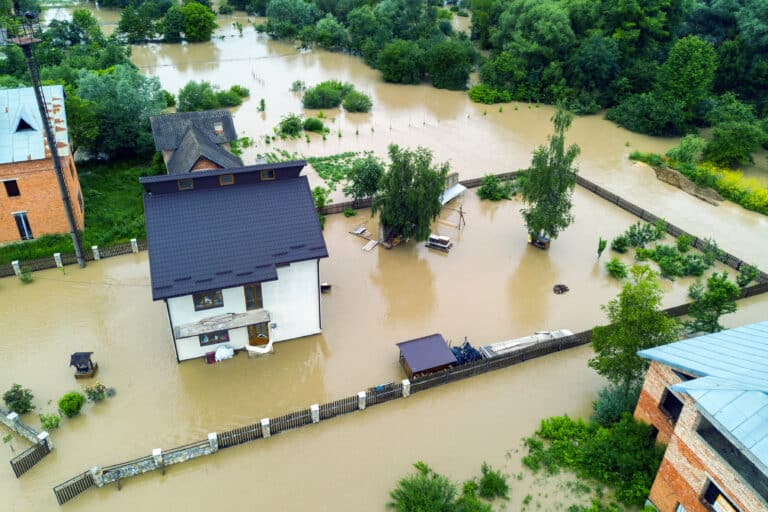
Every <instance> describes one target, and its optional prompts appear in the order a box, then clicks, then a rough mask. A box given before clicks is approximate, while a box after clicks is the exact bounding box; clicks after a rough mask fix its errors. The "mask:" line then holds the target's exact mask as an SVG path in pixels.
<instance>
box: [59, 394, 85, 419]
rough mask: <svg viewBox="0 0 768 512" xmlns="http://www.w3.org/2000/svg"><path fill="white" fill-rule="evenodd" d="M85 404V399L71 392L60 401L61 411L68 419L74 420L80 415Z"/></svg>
mask: <svg viewBox="0 0 768 512" xmlns="http://www.w3.org/2000/svg"><path fill="white" fill-rule="evenodd" d="M84 403H85V397H84V396H83V394H82V393H78V392H77V391H70V392H69V393H66V394H65V395H64V396H62V397H61V398H60V399H59V410H60V411H61V413H62V414H63V415H64V416H66V417H67V418H74V417H75V416H77V415H78V414H80V409H81V408H82V407H83V404H84Z"/></svg>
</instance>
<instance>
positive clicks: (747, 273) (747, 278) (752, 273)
mask: <svg viewBox="0 0 768 512" xmlns="http://www.w3.org/2000/svg"><path fill="white" fill-rule="evenodd" d="M757 275H758V270H757V267H755V266H753V265H742V266H741V267H740V268H739V274H738V275H737V276H736V284H738V285H739V288H744V287H745V286H747V285H748V284H749V283H751V282H752V281H754V280H755V279H757Z"/></svg>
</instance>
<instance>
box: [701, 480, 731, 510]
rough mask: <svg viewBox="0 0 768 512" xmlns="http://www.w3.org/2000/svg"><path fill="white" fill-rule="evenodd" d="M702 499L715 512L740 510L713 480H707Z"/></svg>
mask: <svg viewBox="0 0 768 512" xmlns="http://www.w3.org/2000/svg"><path fill="white" fill-rule="evenodd" d="M701 499H702V501H704V502H706V503H708V504H709V506H710V507H712V510H714V511H715V512H739V509H738V508H737V507H736V505H734V504H733V502H732V501H731V500H730V499H728V497H727V496H726V495H725V494H723V492H722V491H721V490H720V489H719V488H718V487H717V486H716V485H715V484H714V483H713V482H712V481H711V480H707V485H706V486H704V495H703V496H702V497H701Z"/></svg>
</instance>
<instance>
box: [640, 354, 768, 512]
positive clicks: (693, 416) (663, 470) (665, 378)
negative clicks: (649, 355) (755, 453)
mask: <svg viewBox="0 0 768 512" xmlns="http://www.w3.org/2000/svg"><path fill="white" fill-rule="evenodd" d="M680 381H681V379H680V378H679V377H678V376H677V375H675V374H674V373H673V372H672V370H671V369H670V368H669V367H667V366H665V365H662V364H660V363H658V362H655V361H654V362H652V363H651V366H650V368H649V370H648V373H647V374H646V378H645V382H644V383H643V390H642V392H641V394H640V400H639V401H638V404H637V408H636V409H635V417H636V418H637V419H639V420H641V421H644V422H646V423H650V424H652V425H653V426H655V427H656V428H657V429H658V430H659V435H658V437H657V440H658V441H659V442H661V443H665V444H667V450H666V452H665V453H664V460H663V461H662V463H661V466H660V467H659V471H658V473H657V474H656V479H655V480H654V482H653V486H652V487H651V493H650V496H649V499H650V500H651V501H652V502H653V504H654V505H656V507H657V508H658V509H659V511H660V512H674V510H675V507H676V506H677V504H678V503H680V504H682V505H683V506H684V507H685V509H686V511H688V512H706V511H708V510H710V509H709V508H707V507H706V506H705V505H703V504H702V503H701V501H700V498H701V496H702V494H703V492H704V488H705V486H706V485H707V480H711V481H713V482H714V483H715V484H716V485H717V486H718V487H719V488H720V489H721V490H722V491H723V492H724V493H725V494H727V495H728V497H729V498H730V499H731V500H732V501H733V502H734V504H735V505H736V506H737V507H739V509H740V510H741V512H758V511H765V510H768V504H766V503H765V502H763V501H761V499H760V498H758V497H757V494H756V492H755V491H754V490H753V489H752V488H750V487H749V486H748V485H747V483H745V482H744V481H743V479H742V478H741V477H740V476H739V475H738V474H736V473H735V472H734V471H733V469H732V468H731V466H730V465H728V463H726V462H725V461H724V460H723V459H721V458H720V456H719V455H717V454H716V453H715V452H713V451H712V449H711V448H710V447H709V445H708V444H707V443H706V442H705V441H704V440H703V439H701V437H700V436H699V435H698V434H697V433H696V426H697V423H698V418H699V413H698V411H697V410H696V406H695V404H694V402H693V400H692V399H691V398H690V397H689V396H688V395H686V394H681V393H676V396H677V397H678V398H680V400H681V401H682V402H683V404H684V405H683V410H682V412H681V414H680V417H679V418H678V421H677V423H676V424H674V425H673V424H672V421H671V420H670V419H669V418H667V416H666V415H665V414H664V413H663V412H661V411H660V410H659V403H660V402H661V398H662V395H663V393H664V390H665V388H666V387H667V386H672V385H674V384H677V383H679V382H680Z"/></svg>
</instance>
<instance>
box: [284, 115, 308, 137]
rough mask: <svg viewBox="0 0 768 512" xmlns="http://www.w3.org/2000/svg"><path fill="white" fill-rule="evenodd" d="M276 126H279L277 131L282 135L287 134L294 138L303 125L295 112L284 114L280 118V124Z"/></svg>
mask: <svg viewBox="0 0 768 512" xmlns="http://www.w3.org/2000/svg"><path fill="white" fill-rule="evenodd" d="M278 126H279V128H278V133H279V134H280V135H281V136H282V137H286V136H287V137H291V138H294V139H295V138H296V137H298V136H299V134H300V133H301V129H302V126H303V125H302V122H301V118H300V117H299V116H297V115H296V114H286V115H285V116H283V118H282V119H281V120H280V124H279V125H278Z"/></svg>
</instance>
